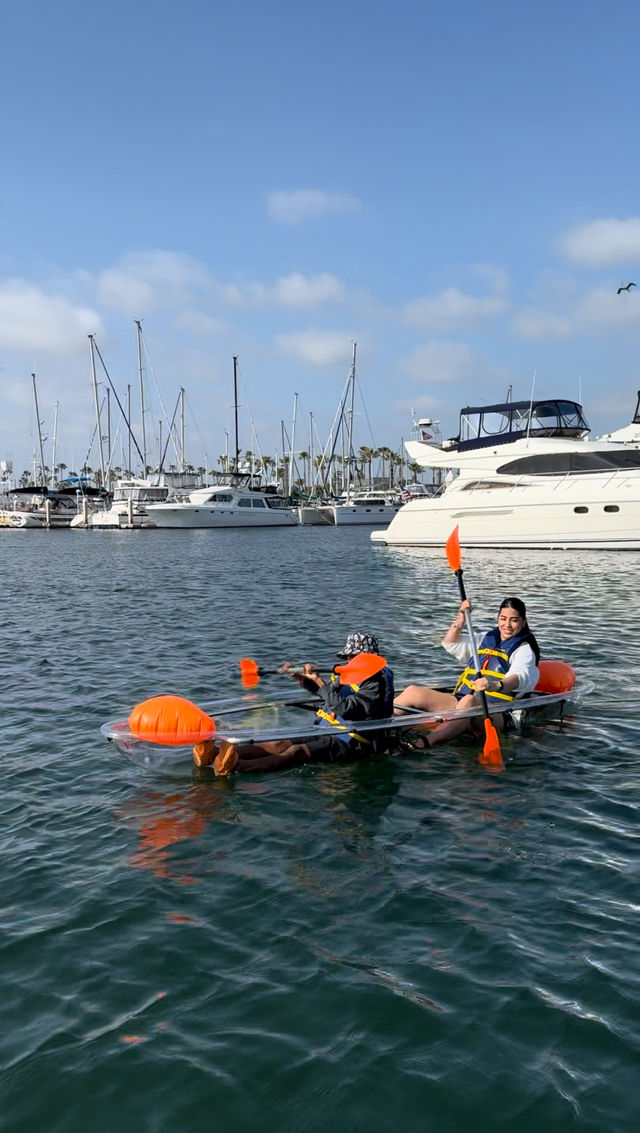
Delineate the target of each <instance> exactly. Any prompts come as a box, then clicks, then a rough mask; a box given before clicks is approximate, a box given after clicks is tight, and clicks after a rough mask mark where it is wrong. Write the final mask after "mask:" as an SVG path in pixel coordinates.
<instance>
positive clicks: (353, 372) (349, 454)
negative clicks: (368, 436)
mask: <svg viewBox="0 0 640 1133" xmlns="http://www.w3.org/2000/svg"><path fill="white" fill-rule="evenodd" d="M356 347H357V343H356V342H354V344H353V361H352V363H351V403H350V406H349V443H348V446H347V462H348V472H347V499H348V498H349V497H350V495H351V467H352V466H351V458H352V455H353V404H354V398H355V391H356Z"/></svg>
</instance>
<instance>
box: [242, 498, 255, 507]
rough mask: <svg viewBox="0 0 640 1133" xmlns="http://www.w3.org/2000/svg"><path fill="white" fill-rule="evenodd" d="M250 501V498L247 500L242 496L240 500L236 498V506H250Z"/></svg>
mask: <svg viewBox="0 0 640 1133" xmlns="http://www.w3.org/2000/svg"><path fill="white" fill-rule="evenodd" d="M252 502H253V501H252V500H247V499H245V498H244V497H243V498H242V499H241V500H238V507H251V504H252Z"/></svg>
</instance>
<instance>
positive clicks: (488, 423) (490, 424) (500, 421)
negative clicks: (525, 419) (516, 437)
mask: <svg viewBox="0 0 640 1133" xmlns="http://www.w3.org/2000/svg"><path fill="white" fill-rule="evenodd" d="M508 428H509V418H508V417H506V416H505V414H504V413H483V414H482V433H483V434H484V435H485V436H486V435H488V434H489V435H491V436H492V437H493V436H495V435H496V434H497V433H504V432H506V431H507V430H508Z"/></svg>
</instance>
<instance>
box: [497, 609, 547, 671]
mask: <svg viewBox="0 0 640 1133" xmlns="http://www.w3.org/2000/svg"><path fill="white" fill-rule="evenodd" d="M507 608H508V609H510V610H515V612H516V614H520V617H521V618H522V620H523V621H524V626H525V629H527V630H529V636H528V637H527V644H528V645H530V646H531V648H532V649H533V652H534V655H535V659H536V665H537V664H538V661H539V660H540V647H539V645H538V642H537V641H536V639H535V637H534V636H533V634H532V632H531V630H530V629H529V623H528V622H527V607H526V606H525V604H524V602H523V601H522V598H503V599H502V601H501V603H500V609H501V610H506V609H507Z"/></svg>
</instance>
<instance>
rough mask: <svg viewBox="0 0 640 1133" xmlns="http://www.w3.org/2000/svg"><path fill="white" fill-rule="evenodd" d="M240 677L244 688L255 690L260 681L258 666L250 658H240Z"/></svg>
mask: <svg viewBox="0 0 640 1133" xmlns="http://www.w3.org/2000/svg"><path fill="white" fill-rule="evenodd" d="M240 676H241V677H242V683H243V685H244V687H245V688H255V687H256V685H257V684H258V683H259V681H260V666H259V665H258V662H257V661H252V660H251V658H250V657H241V658H240Z"/></svg>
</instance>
